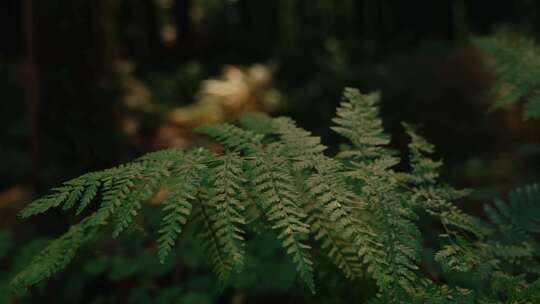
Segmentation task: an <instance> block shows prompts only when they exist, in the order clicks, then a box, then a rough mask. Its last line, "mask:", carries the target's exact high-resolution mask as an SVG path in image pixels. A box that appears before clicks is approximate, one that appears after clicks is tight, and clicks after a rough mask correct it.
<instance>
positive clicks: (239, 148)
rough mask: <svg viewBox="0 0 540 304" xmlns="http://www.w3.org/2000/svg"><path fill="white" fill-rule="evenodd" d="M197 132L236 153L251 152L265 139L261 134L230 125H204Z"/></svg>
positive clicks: (196, 129)
mask: <svg viewBox="0 0 540 304" xmlns="http://www.w3.org/2000/svg"><path fill="white" fill-rule="evenodd" d="M195 131H196V132H197V133H200V134H204V135H207V136H209V137H211V138H213V139H215V140H217V141H218V142H219V143H221V144H222V145H223V146H224V147H225V148H227V149H228V150H230V151H235V152H245V151H250V150H252V149H253V145H254V144H260V142H261V140H262V139H263V138H264V136H263V135H261V134H256V133H254V132H252V131H247V130H243V129H241V128H238V127H236V126H233V125H230V124H215V125H208V124H204V125H200V126H198V127H197V128H195Z"/></svg>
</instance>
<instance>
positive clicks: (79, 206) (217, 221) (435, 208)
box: [12, 89, 540, 303]
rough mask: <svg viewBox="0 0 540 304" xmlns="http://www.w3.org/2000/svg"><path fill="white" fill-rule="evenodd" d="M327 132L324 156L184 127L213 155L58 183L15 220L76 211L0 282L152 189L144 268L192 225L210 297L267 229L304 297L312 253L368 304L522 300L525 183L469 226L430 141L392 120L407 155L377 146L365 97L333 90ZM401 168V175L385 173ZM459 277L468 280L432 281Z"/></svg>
mask: <svg viewBox="0 0 540 304" xmlns="http://www.w3.org/2000/svg"><path fill="white" fill-rule="evenodd" d="M334 123H335V126H333V127H332V129H333V130H334V131H335V132H337V133H338V134H340V135H342V136H343V137H345V138H346V139H348V140H349V144H348V145H347V146H345V148H344V149H343V150H342V151H340V152H339V153H338V154H337V155H336V156H335V157H332V156H330V155H327V154H325V153H326V150H327V149H326V146H324V145H323V144H322V143H321V140H320V139H319V138H318V137H316V136H314V135H313V134H311V133H310V132H309V131H306V130H303V129H302V128H300V127H298V126H297V125H296V123H295V122H294V121H293V120H291V119H289V118H285V117H279V118H271V117H269V116H266V115H263V114H249V115H248V116H245V117H244V118H243V119H242V120H241V125H242V127H237V126H234V125H230V124H223V125H203V126H200V127H198V128H197V131H199V132H200V133H202V134H205V135H207V136H209V137H210V138H213V139H215V140H217V141H218V142H219V143H220V144H221V145H222V146H223V150H222V151H221V152H220V153H213V152H210V151H209V150H207V149H205V148H198V149H194V150H189V151H181V150H174V149H171V150H163V151H157V152H153V153H149V154H147V155H145V156H143V157H140V158H138V159H136V160H134V161H133V162H131V163H128V164H124V165H120V166H118V167H115V168H111V169H108V170H103V171H98V172H92V173H88V174H85V175H82V176H80V177H78V178H75V179H72V180H70V181H67V182H65V183H63V184H62V185H61V186H60V187H58V188H54V189H53V190H52V193H51V194H49V195H46V196H44V197H43V198H39V199H37V200H36V201H34V202H32V203H31V204H29V205H28V206H27V207H26V208H25V209H24V210H22V211H21V216H23V217H29V216H32V215H37V214H41V213H44V212H46V211H47V210H50V209H51V208H58V207H62V208H63V209H65V210H71V209H75V213H76V214H77V215H78V214H83V213H84V214H87V215H86V217H84V218H83V219H82V220H81V221H80V222H79V223H78V224H75V225H74V226H72V227H71V228H70V229H69V230H68V231H67V232H66V233H65V234H64V235H62V236H61V237H59V238H58V239H56V240H54V241H52V242H51V243H50V244H49V245H48V246H47V247H45V249H43V251H42V252H41V253H40V254H38V255H37V256H36V257H35V258H34V260H33V261H32V262H31V263H30V264H29V265H28V266H27V268H26V269H24V270H22V271H21V272H20V273H19V274H18V275H17V276H16V277H15V278H14V279H13V280H12V287H13V289H14V290H16V291H23V290H26V289H27V288H29V287H31V286H33V285H35V284H37V283H38V282H40V281H42V280H44V279H46V278H49V277H51V276H53V275H54V274H55V273H56V272H58V271H60V270H62V269H63V268H65V267H66V266H67V265H68V263H69V262H70V261H71V260H72V259H73V258H74V257H75V254H76V252H77V251H78V250H79V249H80V248H81V247H83V245H84V244H86V243H88V242H90V241H93V240H96V239H98V236H102V235H106V234H108V233H110V234H112V236H119V235H121V234H122V233H125V232H126V231H128V230H129V228H130V227H131V226H133V225H134V224H135V223H136V222H137V221H138V219H137V217H138V216H139V213H140V210H141V209H142V207H143V205H144V203H145V201H146V200H148V199H149V198H151V197H153V196H154V195H155V194H156V193H158V192H160V193H165V194H166V195H165V198H164V200H163V201H162V202H161V203H160V204H153V205H154V207H159V208H161V209H162V219H161V223H160V228H159V230H158V236H157V240H156V243H157V248H158V250H157V255H158V258H159V259H160V260H161V262H163V261H165V259H166V258H167V256H168V255H170V254H171V252H172V251H173V250H175V245H176V244H177V243H178V242H179V239H180V238H181V234H182V231H184V230H185V229H186V227H187V226H188V225H190V224H195V227H194V228H195V229H197V231H198V233H197V234H198V235H199V239H200V243H201V246H202V248H203V249H204V251H205V253H206V254H207V255H208V257H209V260H210V263H211V266H212V268H213V270H214V272H215V273H216V275H217V277H218V279H219V282H220V285H221V287H225V286H226V283H227V282H228V280H229V279H230V278H231V275H232V274H233V273H234V272H240V271H242V269H243V265H244V261H245V259H246V256H247V255H249V252H246V251H245V248H246V245H245V242H246V240H248V239H249V238H250V234H252V233H258V232H260V231H273V232H274V233H275V234H276V236H277V238H278V240H279V241H280V243H281V246H282V247H283V250H284V252H286V253H287V255H288V256H289V257H290V259H291V260H292V262H293V263H294V264H295V267H296V270H297V272H298V274H299V277H300V278H301V279H302V281H303V282H304V283H305V284H306V286H307V287H308V288H309V289H310V290H311V291H312V292H315V282H314V278H315V271H316V269H315V267H314V263H315V262H316V261H315V260H314V259H313V256H317V255H315V254H313V252H314V251H316V250H319V249H320V251H322V252H323V253H324V255H326V257H327V258H328V259H329V260H330V261H331V262H332V263H333V264H334V265H335V266H336V267H337V268H338V269H340V270H341V272H343V274H344V276H345V277H347V278H350V279H355V278H363V279H372V280H373V281H374V282H375V284H376V286H377V290H378V292H377V296H376V297H375V298H374V299H372V302H373V303H477V302H478V303H496V302H497V301H500V300H501V299H510V300H512V301H515V302H516V303H518V302H519V301H533V302H534V301H536V299H537V298H538V294H539V293H538V286H539V284H538V274H539V273H540V266H539V264H538V254H537V252H539V250H538V249H539V248H538V244H537V242H536V234H537V233H538V232H540V227H538V226H539V224H538V223H539V221H538V220H539V218H540V209H539V207H538V206H539V204H538V202H539V201H540V187H539V186H537V185H532V186H528V187H524V188H521V189H518V190H516V191H514V192H512V193H511V195H510V202H509V203H505V202H503V201H502V200H498V201H495V203H494V204H493V205H492V206H491V205H490V206H487V207H486V214H487V216H488V221H482V220H479V219H477V218H474V217H473V216H471V215H468V214H467V213H465V212H463V211H462V210H461V209H460V208H458V207H457V205H456V204H455V201H456V200H459V199H461V198H462V197H464V196H466V195H467V194H468V193H469V191H467V190H457V189H454V188H452V187H451V186H450V185H447V184H445V183H443V182H442V181H441V177H440V173H439V170H440V169H441V167H442V161H439V160H433V159H432V158H431V157H432V154H433V153H434V147H433V145H431V144H430V143H429V142H427V141H426V140H425V139H424V138H423V137H421V136H420V135H418V133H417V131H416V129H415V128H414V127H413V126H412V125H408V124H404V128H405V132H406V133H407V134H408V135H409V136H410V138H411V142H410V144H409V157H408V159H406V160H402V159H400V158H399V157H398V156H397V153H396V152H395V151H393V150H392V149H390V148H389V145H390V137H389V136H388V135H387V134H386V133H385V132H384V128H383V122H382V120H381V119H380V117H379V94H378V93H371V94H362V93H361V92H360V91H358V90H356V89H345V91H344V94H343V100H342V103H341V104H340V106H339V108H338V109H337V117H336V118H335V119H334ZM403 161H408V164H409V165H410V168H411V170H408V171H398V170H397V169H396V165H398V164H399V163H401V162H403ZM92 204H95V206H93V207H92V208H89V206H91V205H92ZM421 216H428V217H430V218H431V219H433V220H436V221H438V222H440V224H441V227H442V233H441V234H440V235H439V238H438V240H439V243H438V244H437V248H435V253H434V254H432V255H431V258H432V260H433V261H432V262H434V263H437V265H438V266H437V267H438V268H441V269H442V271H443V272H442V273H438V272H437V271H436V270H433V269H426V266H425V265H426V264H427V263H428V262H429V261H426V260H425V257H426V256H427V253H428V252H426V251H425V250H423V246H422V240H423V235H422V234H421V232H420V231H423V232H424V233H426V232H425V231H426V229H420V226H421V223H422V222H421V221H420V217H421ZM426 237H428V236H426ZM430 261H431V260H430ZM433 272H435V274H434V273H433ZM523 273H528V274H530V275H529V276H523V275H522V274H523ZM460 274H462V275H466V276H468V277H470V278H472V280H473V282H469V283H468V284H460V282H459V281H455V280H451V279H448V280H446V276H450V277H449V278H451V276H452V275H460ZM438 276H442V277H443V280H441V279H440V278H438ZM442 282H444V283H442Z"/></svg>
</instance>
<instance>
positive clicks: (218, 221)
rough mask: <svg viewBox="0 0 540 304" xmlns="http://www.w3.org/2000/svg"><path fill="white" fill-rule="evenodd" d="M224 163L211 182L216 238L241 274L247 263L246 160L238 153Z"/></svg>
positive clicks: (226, 156) (222, 158)
mask: <svg viewBox="0 0 540 304" xmlns="http://www.w3.org/2000/svg"><path fill="white" fill-rule="evenodd" d="M220 159H221V163H220V164H219V166H218V167H217V168H216V169H215V170H214V173H213V176H212V178H211V181H210V185H211V186H212V188H211V190H210V198H209V204H210V206H212V207H213V208H215V209H216V210H215V219H214V221H213V222H214V223H215V229H216V237H217V239H218V240H219V243H220V246H221V247H222V248H223V250H224V251H225V252H226V253H227V255H228V257H227V260H229V261H230V263H231V264H232V265H233V266H234V268H236V269H237V270H238V271H240V270H241V268H242V266H243V264H244V237H243V234H244V233H245V232H244V230H243V229H242V228H241V225H245V219H244V216H243V212H244V205H243V204H242V203H241V202H240V200H239V199H240V198H242V192H243V191H244V190H243V188H242V184H243V183H244V179H243V169H242V166H243V160H242V159H241V158H240V157H239V155H238V154H237V153H234V152H232V153H225V155H223V156H222V157H221V158H220Z"/></svg>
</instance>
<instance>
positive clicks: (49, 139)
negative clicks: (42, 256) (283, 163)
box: [0, 0, 540, 303]
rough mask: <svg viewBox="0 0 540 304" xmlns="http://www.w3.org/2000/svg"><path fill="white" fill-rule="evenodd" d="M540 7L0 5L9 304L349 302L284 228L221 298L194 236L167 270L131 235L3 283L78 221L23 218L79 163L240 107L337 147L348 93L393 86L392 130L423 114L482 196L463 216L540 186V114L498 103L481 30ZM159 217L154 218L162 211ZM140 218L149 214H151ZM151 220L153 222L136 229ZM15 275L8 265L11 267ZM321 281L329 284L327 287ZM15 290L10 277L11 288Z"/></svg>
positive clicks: (1, 251)
mask: <svg viewBox="0 0 540 304" xmlns="http://www.w3.org/2000/svg"><path fill="white" fill-rule="evenodd" d="M538 14H540V4H539V3H537V2H536V1H526V0H521V1H489V2H487V1H465V0H455V1H451V0H443V1H389V0H356V1H354V0H340V1H332V0H310V1H307V0H276V1H255V0H93V1H89V0H73V1H60V0H49V1H32V0H24V1H21V0H3V1H2V3H1V4H0V98H1V101H0V121H1V128H0V163H1V167H0V168H1V171H0V303H2V301H5V302H6V303H19V302H20V301H22V302H27V301H28V302H36V303H38V302H39V303H48V302H50V303H59V300H58V298H59V297H60V298H62V301H61V302H62V303H64V302H65V303H119V302H120V303H122V302H125V303H138V302H140V303H150V302H156V303H169V302H172V301H173V299H174V301H179V303H214V302H216V303H276V302H277V301H282V302H291V303H296V302H301V301H304V302H306V301H307V302H315V301H323V302H324V303H334V302H331V301H335V303H340V302H338V300H337V299H336V297H337V296H336V295H340V296H339V297H340V298H341V300H342V301H344V303H347V301H348V299H356V298H357V297H360V296H361V294H362V292H365V289H366V288H367V289H369V286H366V284H368V283H365V282H364V283H362V282H352V283H351V282H349V283H347V282H343V281H342V280H340V279H339V276H338V275H337V274H334V273H332V272H331V271H327V272H325V271H322V273H321V274H320V276H321V277H323V278H324V281H323V280H321V279H319V281H320V282H321V284H322V286H321V287H320V288H321V293H320V295H318V296H317V297H313V296H310V295H309V293H308V292H307V291H305V290H304V289H303V287H301V284H298V282H296V280H295V274H294V272H293V270H292V269H293V268H292V267H291V266H290V264H288V262H287V260H286V258H285V257H284V256H283V254H282V253H281V252H280V250H279V248H278V247H279V246H278V245H277V244H275V242H274V241H272V240H271V238H265V236H261V237H257V238H256V239H255V240H254V242H253V243H252V244H251V245H250V246H252V247H253V248H249V249H248V250H251V252H252V253H254V256H255V257H253V258H252V261H251V262H250V264H249V265H250V266H249V267H248V269H247V270H246V273H245V274H243V275H241V276H240V277H238V278H236V279H235V280H233V281H234V282H232V283H231V286H229V287H228V288H226V290H225V292H223V293H219V292H218V290H217V287H216V283H215V280H214V278H213V277H212V276H211V273H210V271H209V267H208V265H207V264H206V262H205V258H204V256H203V255H201V253H200V249H198V247H196V245H194V244H193V243H194V242H193V240H192V238H191V236H190V234H189V232H188V233H187V235H186V236H185V237H184V239H183V241H182V244H181V245H180V246H179V247H180V248H179V249H178V251H177V252H176V253H175V260H174V259H173V260H174V261H173V262H170V263H169V264H165V265H159V264H158V262H157V258H155V257H154V256H153V253H154V251H155V248H153V247H152V246H153V244H149V243H148V241H147V240H140V239H138V238H137V237H129V236H126V237H124V238H123V239H120V240H110V241H108V242H104V243H103V244H102V246H101V247H99V248H93V249H92V250H90V251H89V252H87V253H85V254H83V255H82V256H81V257H80V258H78V259H77V260H76V261H75V263H73V264H72V265H71V266H70V267H69V268H68V270H67V271H66V272H64V273H62V274H60V275H58V276H56V277H55V278H54V279H53V280H51V281H50V282H48V283H44V284H41V285H40V286H38V288H37V289H36V290H35V291H33V293H32V294H31V295H26V296H22V297H21V296H13V295H10V293H9V292H8V289H7V282H8V281H9V278H10V276H12V275H13V273H14V272H15V271H16V270H17V269H20V267H21V266H22V265H24V263H25V262H27V261H28V258H29V257H30V256H31V253H32V252H36V250H38V249H39V248H41V247H42V246H43V244H44V242H45V241H46V240H47V239H48V238H50V237H53V236H56V235H58V234H59V233H60V232H61V231H63V230H64V229H65V228H66V227H67V225H68V224H69V223H72V222H73V221H74V219H73V218H72V217H71V215H69V214H62V213H61V212H56V213H51V214H49V215H46V216H42V217H38V218H35V219H31V220H29V221H22V220H20V219H18V218H17V217H16V212H17V211H18V210H20V209H21V208H22V206H24V205H25V204H26V203H28V202H29V201H30V200H31V199H32V198H35V197H36V196H39V195H43V194H44V193H46V190H47V189H48V188H50V187H52V186H54V185H57V184H58V183H60V182H62V181H64V180H67V179H69V178H72V177H75V176H78V175H80V174H82V173H85V172H88V171H92V170H98V169H104V168H107V167H110V166H113V165H116V164H118V163H121V162H126V161H128V160H131V159H133V158H134V157H137V156H140V155H141V154H143V153H145V152H149V151H153V150H156V149H162V148H168V147H178V148H186V147H191V146H193V145H196V144H197V143H199V142H200V139H199V138H197V137H196V136H195V135H193V134H192V133H191V131H190V130H191V128H192V127H193V126H195V125H197V124H199V123H201V122H220V121H230V122H234V121H235V120H236V119H237V118H238V117H239V116H240V115H241V113H243V112H248V111H255V110H259V111H266V112H270V113H271V114H272V115H287V116H291V117H292V118H294V119H295V120H297V121H298V123H299V125H300V126H302V127H304V128H306V129H308V130H311V131H313V132H314V133H315V134H317V135H320V136H322V137H323V139H324V142H325V143H326V144H328V145H329V146H330V147H331V150H333V151H335V150H336V149H337V145H338V144H339V141H340V139H339V138H338V137H337V136H335V135H333V134H332V133H330V132H329V129H328V127H329V125H330V120H331V118H332V117H333V116H334V113H335V108H336V106H337V105H338V103H339V101H340V94H341V91H342V89H343V87H345V86H353V87H358V88H360V89H361V90H362V91H366V92H367V91H372V90H381V91H382V115H383V117H384V120H385V127H386V129H387V130H388V132H389V133H391V134H392V135H393V145H394V146H395V147H396V148H397V149H399V150H401V151H403V150H404V148H405V146H406V144H407V139H406V137H405V136H404V134H403V131H402V130H401V127H400V122H401V121H408V122H413V123H419V124H421V125H422V129H421V132H422V133H423V134H424V135H425V136H426V137H427V139H428V140H430V141H431V142H433V143H434V144H436V146H437V154H438V157H442V158H444V159H445V163H446V166H445V169H444V170H445V172H444V174H445V176H446V178H447V180H448V181H450V182H452V183H453V184H455V185H457V186H460V187H471V188H474V189H475V190H476V191H475V193H474V194H473V196H472V197H471V198H470V199H469V200H470V201H468V202H462V203H463V206H464V208H466V209H469V210H471V211H473V212H477V213H478V214H481V208H480V206H481V205H480V203H483V202H485V201H486V200H488V199H491V198H493V197H494V196H500V195H504V194H506V193H507V191H508V190H509V189H511V188H513V187H515V186H519V185H523V184H525V183H528V182H533V181H538V180H539V178H538V177H539V172H540V170H539V168H540V132H539V130H540V123H539V122H538V121H534V120H532V121H524V120H523V119H522V118H521V112H520V108H519V105H514V106H510V107H508V108H505V109H497V110H493V108H492V106H493V104H494V101H493V100H492V99H491V97H490V94H488V91H489V89H490V88H491V87H492V85H493V82H494V77H493V75H492V73H491V72H490V71H489V69H487V68H486V64H485V61H486V55H485V54H484V53H483V52H481V51H480V50H478V49H476V48H475V47H473V46H471V45H470V43H469V38H471V37H473V36H483V35H490V34H492V33H493V32H495V31H497V30H498V29H501V28H511V29H512V30H515V31H518V32H522V33H524V34H526V35H528V36H529V37H532V38H537V37H538V35H539V33H540V16H539V15H538ZM146 216H147V221H148V222H149V223H146V224H148V225H152V223H151V219H152V217H153V216H156V215H155V214H152V212H150V211H149V214H147V215H146ZM143 224H144V223H143ZM141 229H142V228H141ZM4 270H5V271H4ZM323 282H325V283H323ZM4 286H5V287H4Z"/></svg>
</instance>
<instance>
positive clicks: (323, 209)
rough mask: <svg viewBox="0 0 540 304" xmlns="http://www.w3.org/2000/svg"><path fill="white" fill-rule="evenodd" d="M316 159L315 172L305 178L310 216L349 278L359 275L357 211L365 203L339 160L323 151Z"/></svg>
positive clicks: (319, 236) (322, 238) (318, 234)
mask: <svg viewBox="0 0 540 304" xmlns="http://www.w3.org/2000/svg"><path fill="white" fill-rule="evenodd" d="M313 160H314V163H313V164H314V173H312V174H311V176H310V177H309V178H308V179H307V181H306V186H307V189H309V195H308V196H309V197H310V199H311V201H312V202H313V203H312V204H310V205H309V207H308V208H307V213H308V220H309V222H310V224H311V226H312V230H313V231H314V233H315V238H316V239H321V240H322V242H323V244H322V247H323V249H327V250H328V253H329V256H330V258H331V259H333V261H334V262H335V264H336V265H337V266H338V267H339V268H340V269H341V270H342V271H343V272H344V273H345V275H346V276H347V277H348V278H353V277H358V276H359V275H360V274H361V273H363V271H362V269H361V267H360V260H359V257H358V250H359V248H360V246H361V244H360V243H361V241H362V240H361V238H360V237H359V236H360V235H362V234H363V231H362V230H361V228H362V225H361V223H360V222H359V219H358V217H357V215H358V212H359V210H360V209H362V208H365V205H363V204H362V203H361V202H359V198H358V197H357V196H356V195H355V194H354V193H353V192H352V191H351V190H350V189H349V188H348V186H347V184H346V183H345V181H344V180H343V176H342V175H341V174H340V170H341V169H340V168H341V164H340V163H339V162H337V161H335V160H333V159H331V158H328V157H325V156H323V155H322V156H317V157H314V158H313Z"/></svg>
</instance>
